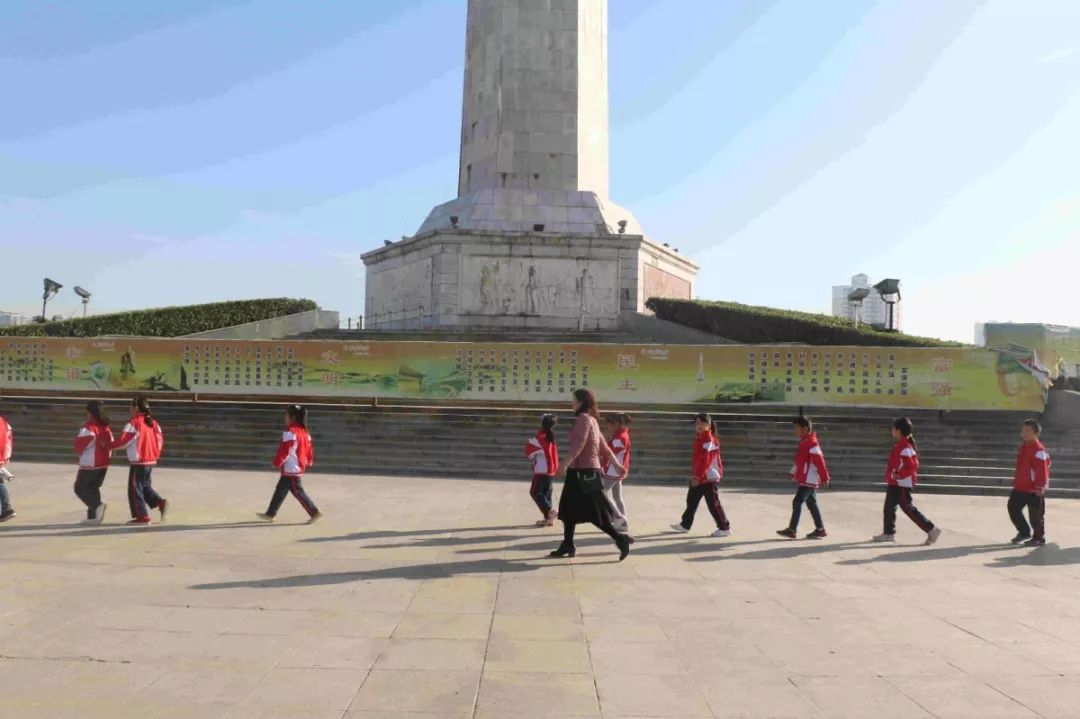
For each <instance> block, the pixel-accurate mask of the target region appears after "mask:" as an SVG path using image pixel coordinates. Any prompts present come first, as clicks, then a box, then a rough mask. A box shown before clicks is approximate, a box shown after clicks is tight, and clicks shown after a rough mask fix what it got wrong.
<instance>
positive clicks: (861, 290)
mask: <svg viewBox="0 0 1080 719" xmlns="http://www.w3.org/2000/svg"><path fill="white" fill-rule="evenodd" d="M869 295H870V288H869V287H858V288H856V289H854V290H852V291H851V292H849V293H848V296H847V299H848V302H849V303H850V304H851V309H852V310H853V311H854V314H855V326H856V327H858V326H859V310H860V309H861V308H862V303H863V300H865V299H866V298H867V297H868V296H869Z"/></svg>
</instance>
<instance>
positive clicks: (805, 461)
mask: <svg viewBox="0 0 1080 719" xmlns="http://www.w3.org/2000/svg"><path fill="white" fill-rule="evenodd" d="M791 479H792V480H793V481H794V482H795V483H796V484H798V485H799V486H800V487H812V488H815V489H816V488H817V487H827V486H829V468H828V467H827V466H826V465H825V455H824V454H823V453H822V451H821V445H820V444H818V438H817V435H816V434H815V433H813V432H811V433H810V434H808V435H806V436H805V437H803V438H802V440H801V441H800V442H799V449H798V451H796V452H795V466H793V467H792V468H791Z"/></svg>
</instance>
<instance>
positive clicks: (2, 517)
mask: <svg viewBox="0 0 1080 719" xmlns="http://www.w3.org/2000/svg"><path fill="white" fill-rule="evenodd" d="M9 519H15V510H14V509H9V510H8V511H6V512H4V513H2V514H0V522H6V521H8V520H9Z"/></svg>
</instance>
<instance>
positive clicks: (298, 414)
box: [255, 404, 323, 524]
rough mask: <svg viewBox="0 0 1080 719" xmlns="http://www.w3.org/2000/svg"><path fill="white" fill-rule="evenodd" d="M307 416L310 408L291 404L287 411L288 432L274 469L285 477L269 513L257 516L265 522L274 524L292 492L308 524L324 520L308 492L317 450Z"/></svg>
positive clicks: (280, 447) (267, 511) (281, 444)
mask: <svg viewBox="0 0 1080 719" xmlns="http://www.w3.org/2000/svg"><path fill="white" fill-rule="evenodd" d="M307 416H308V411H307V407H302V406H300V405H298V404H290V405H289V406H288V407H286V408H285V431H284V432H282V433H281V443H280V444H279V445H278V451H277V455H276V456H275V457H274V467H276V468H277V469H279V470H280V471H281V477H280V478H279V479H278V483H277V487H275V488H274V494H273V496H272V497H271V498H270V506H269V507H268V508H267V510H266V511H265V512H258V513H256V514H255V516H256V517H258V518H259V519H261V520H262V521H264V522H273V521H274V519H275V518H276V517H277V513H278V510H279V509H281V504H282V503H283V502H284V501H285V496H286V495H288V494H289V493H290V492H291V493H292V496H294V497H296V501H298V502H300V506H301V507H303V508H304V511H305V512H307V514H308V522H307V523H308V524H314V523H315V522H317V521H319V520H320V519H322V516H323V515H322V512H320V511H319V508H318V507H316V506H315V503H314V502H313V501H311V497H309V496H308V494H307V492H306V491H304V484H303V478H304V472H306V471H307V470H308V468H309V467H311V466H312V465H313V464H315V450H314V448H313V447H312V445H311V435H310V434H308V429H307Z"/></svg>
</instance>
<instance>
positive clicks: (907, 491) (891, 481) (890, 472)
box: [525, 412, 1050, 547]
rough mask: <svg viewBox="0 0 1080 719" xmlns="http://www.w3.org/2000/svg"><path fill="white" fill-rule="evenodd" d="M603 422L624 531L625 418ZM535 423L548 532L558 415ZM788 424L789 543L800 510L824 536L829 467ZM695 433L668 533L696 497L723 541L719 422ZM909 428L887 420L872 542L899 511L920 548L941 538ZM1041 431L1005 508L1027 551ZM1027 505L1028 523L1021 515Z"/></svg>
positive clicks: (1034, 529) (1037, 512) (1039, 513)
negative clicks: (925, 504) (923, 494)
mask: <svg viewBox="0 0 1080 719" xmlns="http://www.w3.org/2000/svg"><path fill="white" fill-rule="evenodd" d="M606 420H607V426H608V431H609V435H610V436H609V438H608V440H607V441H608V446H609V447H610V449H611V451H612V453H613V455H614V456H615V457H617V458H618V461H619V464H620V465H621V466H622V468H623V470H624V471H623V473H622V474H621V475H620V474H619V473H618V472H616V471H614V470H611V471H610V472H609V470H608V468H607V463H606V462H605V468H604V483H603V490H602V494H603V497H602V499H604V500H606V501H607V502H608V503H610V505H611V509H612V511H613V512H614V514H615V515H617V516H618V517H619V518H620V519H621V521H622V522H623V527H622V531H624V532H626V531H628V526H629V515H628V513H627V511H626V502H625V498H624V497H625V495H624V492H623V482H625V481H626V478H627V476H628V473H629V470H630V416H629V415H628V414H611V415H607V417H606ZM540 424H541V427H540V431H539V432H537V434H536V436H535V437H533V438H532V439H530V440H529V441H528V443H527V444H526V446H525V455H526V456H527V457H528V458H529V459H530V460H531V461H532V464H533V481H532V486H531V489H530V495H531V496H532V498H533V500H534V501H535V502H536V505H537V506H538V507H539V508H540V512H541V514H542V515H543V516H542V519H540V520H539V521H538V522H537V523H536V524H537V526H548V527H550V526H552V525H553V524H554V523H555V520H556V519H557V518H558V512H556V511H555V509H554V504H553V502H552V482H553V480H554V477H555V476H556V475H557V474H558V472H559V459H558V448H557V446H556V442H555V434H554V427H555V425H556V418H555V416H554V415H551V414H545V415H543V417H542V418H541V421H540ZM792 426H793V427H794V433H795V437H796V439H797V440H798V447H797V449H796V451H795V463H794V465H793V466H792V468H791V471H790V473H789V476H790V477H791V480H792V481H793V482H794V483H795V485H796V487H797V489H796V491H795V497H794V499H793V500H792V503H791V505H792V506H791V518H790V519H789V521H788V524H787V526H786V527H784V528H783V529H781V530H778V531H777V532H776V533H777V534H778V535H780V536H781V537H784V538H786V539H796V538H798V536H799V535H798V528H799V520H800V519H801V517H802V510H803V506H804V505H805V507H806V508H807V509H808V510H809V511H810V516H811V518H812V519H813V521H814V530H813V531H812V532H810V533H809V534H807V535H805V538H806V539H824V538H825V537H827V536H828V533H827V532H826V530H825V520H824V518H823V517H822V514H821V508H820V507H819V506H818V501H817V491H818V490H819V489H821V488H824V487H828V486H829V482H830V477H829V468H828V465H827V463H826V461H825V454H824V452H823V451H822V448H821V443H820V441H819V440H818V436H817V434H816V433H815V432H814V425H813V422H811V420H810V419H809V418H808V417H804V416H801V415H800V416H798V417H796V418H794V419H793V420H792ZM694 429H695V438H694V446H693V454H692V457H691V462H690V481H689V488H688V490H687V494H686V509H685V511H684V512H683V515H682V518H681V519H680V521H678V522H676V523H675V524H672V525H671V529H672V531H674V532H678V533H686V532H689V531H690V529H691V528H692V527H693V523H694V517H695V515H696V514H697V510H698V507H699V506H700V504H701V500H702V499H704V500H705V505H706V506H707V507H708V510H709V514H711V515H712V518H713V520H714V521H715V523H716V530H715V531H713V532H712V534H711V535H710V536H713V537H727V536H730V535H731V523H730V521H729V520H728V517H727V514H726V513H725V511H724V506H723V504H722V503H721V501H720V492H719V487H720V480H721V479H723V476H724V463H723V460H722V458H721V456H720V443H719V441H718V440H717V430H716V422H715V421H714V420H713V419H712V417H711V416H710V415H709V414H708V413H706V412H701V413H699V414H697V415H696V416H695V417H694ZM914 431H915V427H914V425H913V423H912V421H911V420H910V419H908V418H907V417H899V418H897V419H896V420H895V421H894V422H893V423H892V427H891V432H892V436H893V439H894V441H895V444H894V445H893V448H892V451H891V452H890V454H889V459H888V462H887V464H886V467H885V485H886V488H885V504H884V508H883V520H884V521H883V527H882V532H881V534H878V535H875V536H874V537H873V541H875V542H894V541H896V510H897V509H898V508H899V509H900V510H901V511H903V513H904V514H905V515H907V517H908V518H909V519H910V520H911V521H912V522H913V523H914V524H915V526H917V527H918V528H919V529H920V530H921V531H922V532H924V533H925V534H926V540H925V542H924V544H926V545H932V544H934V543H936V542H937V541H938V539H939V538H940V537H941V528H940V527H938V526H936V525H935V524H934V523H933V522H931V521H930V520H929V519H927V518H926V516H925V515H924V514H923V513H922V512H920V511H919V509H918V508H917V507H916V506H915V502H914V500H913V498H912V493H913V491H914V489H915V487H916V485H917V484H918V481H919V451H918V448H917V445H916V443H915V435H914ZM1041 433H1042V427H1041V426H1040V425H1039V422H1038V421H1037V420H1034V419H1028V420H1025V421H1024V422H1023V425H1022V427H1021V437H1022V439H1023V443H1022V444H1021V446H1020V450H1019V453H1018V454H1017V459H1016V471H1015V474H1014V477H1013V491H1012V494H1011V495H1010V497H1009V504H1008V510H1009V517H1010V519H1011V520H1012V522H1013V524H1014V525H1015V527H1016V530H1017V534H1016V536H1015V537H1013V539H1012V543H1013V544H1024V545H1026V546H1030V547H1038V546H1042V545H1044V544H1046V489H1047V487H1048V486H1049V483H1050V456H1049V454H1048V453H1047V451H1046V447H1044V446H1043V444H1042V442H1041V441H1040V439H1039V436H1040V434H1041ZM1025 508H1026V509H1027V511H1028V517H1030V524H1029V522H1028V519H1026V518H1025V517H1024V509H1025Z"/></svg>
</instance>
